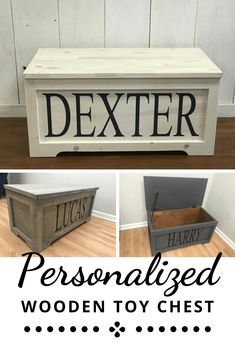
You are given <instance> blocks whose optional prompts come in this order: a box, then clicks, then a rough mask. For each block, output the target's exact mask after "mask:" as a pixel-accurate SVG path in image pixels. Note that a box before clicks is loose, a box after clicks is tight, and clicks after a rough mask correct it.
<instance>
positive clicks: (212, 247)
mask: <svg viewBox="0 0 235 353" xmlns="http://www.w3.org/2000/svg"><path fill="white" fill-rule="evenodd" d="M220 251H222V253H223V256H226V257H231V256H235V251H234V250H233V249H232V248H230V247H229V246H228V245H227V244H226V243H225V242H224V241H223V240H222V239H221V238H220V237H219V236H218V235H217V234H216V233H215V234H214V235H213V237H212V240H211V242H210V243H208V244H197V245H193V246H188V247H185V248H182V249H177V250H171V251H167V252H164V253H163V254H162V255H163V256H164V257H172V256H174V257H214V256H216V255H217V254H218V252H220ZM120 256H125V257H126V256H136V257H141V256H142V257H146V256H152V254H151V249H150V242H149V236H148V228H147V227H141V228H134V229H127V230H122V231H121V234H120Z"/></svg>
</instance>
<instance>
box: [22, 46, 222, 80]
mask: <svg viewBox="0 0 235 353" xmlns="http://www.w3.org/2000/svg"><path fill="white" fill-rule="evenodd" d="M221 76H222V72H221V70H220V69H219V68H218V67H217V66H216V65H215V64H214V63H213V62H212V61H211V60H210V58H209V57H208V56H207V55H206V54H205V53H204V52H203V51H202V50H201V49H200V48H40V49H39V50H38V51H37V53H36V54H35V56H34V58H33V59H32V61H31V62H30V63H29V65H28V66H27V69H26V70H25V71H24V78H25V79H36V78H38V79H41V78H44V79H47V78H48V79H59V78H61V79H63V78H72V79H76V78H95V79H97V78H169V77H170V78H193V77H196V78H202V77H203V78H206V77H209V78H219V77H221Z"/></svg>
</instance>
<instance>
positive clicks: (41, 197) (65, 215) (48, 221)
mask: <svg viewBox="0 0 235 353" xmlns="http://www.w3.org/2000/svg"><path fill="white" fill-rule="evenodd" d="M5 189H6V195H7V203H8V211H9V218H10V225H11V230H12V231H13V232H14V233H15V234H16V235H19V236H20V237H21V238H22V239H23V240H24V241H25V242H26V243H27V245H28V246H29V247H30V248H31V249H32V250H33V251H36V252H40V251H42V250H44V249H46V248H47V247H48V246H49V245H50V244H51V243H52V242H54V241H55V240H57V239H58V238H60V237H61V236H62V235H64V234H66V233H68V232H70V231H71V230H72V229H74V228H76V227H78V226H79V225H81V224H82V223H84V222H87V221H89V220H90V217H91V212H92V207H93V202H94V198H95V194H96V190H97V189H98V188H88V189H86V188H78V187H74V186H73V187H71V186H61V187H58V186H57V187H55V186H46V185H26V184H25V185H6V186H5Z"/></svg>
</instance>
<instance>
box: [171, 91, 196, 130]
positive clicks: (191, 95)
mask: <svg viewBox="0 0 235 353" xmlns="http://www.w3.org/2000/svg"><path fill="white" fill-rule="evenodd" d="M176 94H177V95H178V96H179V110H178V125H177V132H176V134H175V135H174V136H184V135H183V134H182V118H183V117H184V118H185V121H186V123H187V125H188V128H189V131H190V133H191V135H192V136H199V135H198V134H197V133H196V132H195V131H194V129H193V125H192V123H191V120H190V117H189V116H190V115H191V114H192V113H193V112H194V110H195V108H196V99H195V97H194V95H193V94H191V93H176ZM184 97H189V98H190V100H191V107H190V109H189V111H188V112H187V113H183V101H184Z"/></svg>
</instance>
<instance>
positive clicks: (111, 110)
mask: <svg viewBox="0 0 235 353" xmlns="http://www.w3.org/2000/svg"><path fill="white" fill-rule="evenodd" d="M108 95H109V93H98V96H100V98H101V99H102V101H103V103H104V105H105V108H106V110H107V112H108V114H109V116H108V119H107V121H106V123H105V125H104V128H103V130H102V131H101V133H100V134H99V135H97V137H106V135H105V134H104V131H105V129H106V127H107V125H108V123H109V121H111V122H112V124H113V127H114V129H115V135H113V136H115V137H121V136H122V137H123V136H124V135H123V134H122V133H121V131H120V129H119V127H118V124H117V121H116V119H115V117H114V114H113V113H114V110H115V108H116V106H117V104H118V102H119V100H120V98H121V97H122V96H123V95H124V93H116V94H115V95H116V96H117V99H116V102H115V104H114V106H113V108H111V107H110V105H109V102H108V99H107V97H108Z"/></svg>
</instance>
